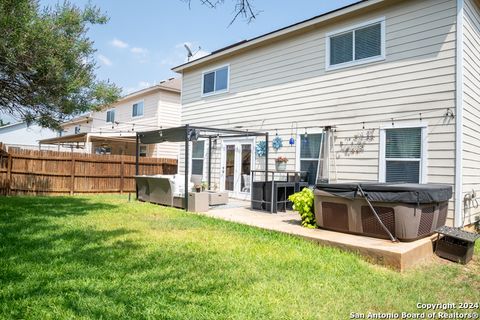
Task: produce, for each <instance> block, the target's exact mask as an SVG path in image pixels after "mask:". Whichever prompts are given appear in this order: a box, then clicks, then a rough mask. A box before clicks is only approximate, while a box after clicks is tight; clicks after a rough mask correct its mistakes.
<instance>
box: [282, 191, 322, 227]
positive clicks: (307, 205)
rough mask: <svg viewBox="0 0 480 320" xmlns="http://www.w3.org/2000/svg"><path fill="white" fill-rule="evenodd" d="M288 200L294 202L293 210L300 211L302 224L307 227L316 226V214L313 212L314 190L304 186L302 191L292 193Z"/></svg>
mask: <svg viewBox="0 0 480 320" xmlns="http://www.w3.org/2000/svg"><path fill="white" fill-rule="evenodd" d="M288 200H290V201H292V203H293V210H295V211H298V213H299V214H300V217H301V218H302V226H303V227H306V228H312V229H313V228H315V227H316V222H315V214H314V213H313V191H312V190H311V189H309V188H303V190H302V191H300V192H297V193H294V194H292V195H291V196H289V197H288Z"/></svg>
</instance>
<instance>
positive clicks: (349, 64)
mask: <svg viewBox="0 0 480 320" xmlns="http://www.w3.org/2000/svg"><path fill="white" fill-rule="evenodd" d="M377 23H380V26H381V37H382V39H381V41H380V43H381V54H380V55H379V56H375V57H370V58H364V59H360V60H355V32H353V57H352V58H353V60H352V61H348V62H344V63H339V64H335V65H330V38H331V37H334V36H339V35H341V34H344V33H348V32H352V31H355V30H358V29H362V28H365V27H368V26H369V25H374V24H377ZM385 42H386V31H385V17H381V18H378V19H374V20H369V21H366V22H363V23H361V24H357V25H354V26H350V27H347V28H343V29H339V30H334V31H332V32H328V33H327V34H326V35H325V70H326V71H330V70H337V69H342V68H348V67H352V66H357V65H362V64H365V63H372V62H376V61H382V60H385V58H386V53H385V51H386V50H385Z"/></svg>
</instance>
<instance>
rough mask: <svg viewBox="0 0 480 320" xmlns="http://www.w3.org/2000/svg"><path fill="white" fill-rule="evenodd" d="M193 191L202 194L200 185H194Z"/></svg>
mask: <svg viewBox="0 0 480 320" xmlns="http://www.w3.org/2000/svg"><path fill="white" fill-rule="evenodd" d="M195 191H196V192H202V185H201V184H196V185H195Z"/></svg>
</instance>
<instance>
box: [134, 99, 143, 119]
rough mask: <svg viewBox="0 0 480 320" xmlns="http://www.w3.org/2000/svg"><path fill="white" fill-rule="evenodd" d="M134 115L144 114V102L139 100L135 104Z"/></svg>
mask: <svg viewBox="0 0 480 320" xmlns="http://www.w3.org/2000/svg"><path fill="white" fill-rule="evenodd" d="M132 116H133V117H138V116H143V102H138V103H135V104H133V108H132Z"/></svg>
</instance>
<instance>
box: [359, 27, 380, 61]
mask: <svg viewBox="0 0 480 320" xmlns="http://www.w3.org/2000/svg"><path fill="white" fill-rule="evenodd" d="M381 33H382V26H381V25H380V24H374V25H372V26H369V27H366V28H362V29H358V30H355V60H360V59H365V58H369V57H375V56H379V55H381V54H382V42H381V38H382V34H381Z"/></svg>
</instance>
